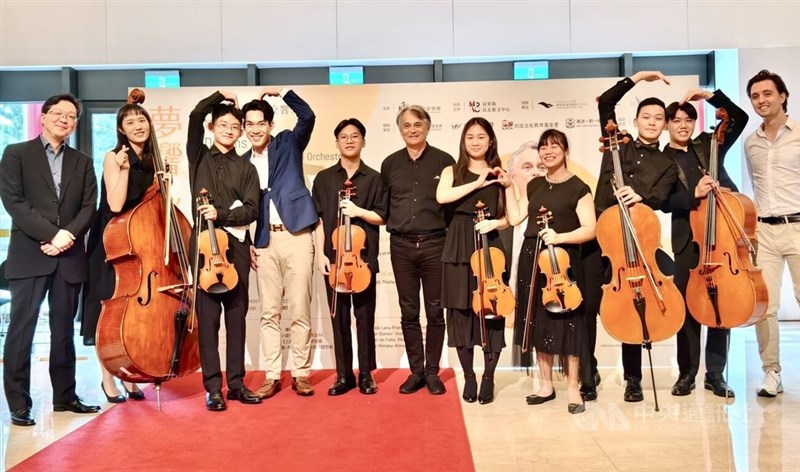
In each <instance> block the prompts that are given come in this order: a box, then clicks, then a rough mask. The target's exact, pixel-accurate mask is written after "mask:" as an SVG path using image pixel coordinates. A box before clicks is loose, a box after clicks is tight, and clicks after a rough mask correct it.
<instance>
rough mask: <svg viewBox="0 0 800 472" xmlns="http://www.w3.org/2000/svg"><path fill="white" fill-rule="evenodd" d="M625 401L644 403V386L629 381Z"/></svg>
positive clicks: (626, 386)
mask: <svg viewBox="0 0 800 472" xmlns="http://www.w3.org/2000/svg"><path fill="white" fill-rule="evenodd" d="M624 400H625V401H626V402H630V403H635V402H640V401H643V400H644V393H642V384H641V383H639V382H638V381H636V380H628V382H627V384H626V385H625V396H624Z"/></svg>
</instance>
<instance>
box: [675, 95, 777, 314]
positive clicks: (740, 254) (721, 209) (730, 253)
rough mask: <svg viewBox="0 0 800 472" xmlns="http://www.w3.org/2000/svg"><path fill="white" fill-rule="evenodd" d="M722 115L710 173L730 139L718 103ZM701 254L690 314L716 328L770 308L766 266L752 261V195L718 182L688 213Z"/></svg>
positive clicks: (689, 295)
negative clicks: (720, 150) (763, 269)
mask: <svg viewBox="0 0 800 472" xmlns="http://www.w3.org/2000/svg"><path fill="white" fill-rule="evenodd" d="M716 116H717V119H718V120H720V121H719V123H718V124H717V127H716V129H715V131H714V133H713V134H712V138H711V153H710V154H711V155H710V158H709V167H710V173H709V172H707V171H706V170H705V169H702V168H701V171H703V172H704V173H706V174H707V175H710V176H711V178H713V179H714V180H715V181H716V180H718V174H719V158H718V149H719V146H721V145H722V144H723V142H724V140H725V130H726V129H727V127H728V121H729V117H728V112H727V111H726V110H725V109H724V108H719V109H717V115H716ZM689 222H690V225H691V228H692V235H693V236H694V241H695V243H696V244H697V245H698V246H699V253H700V259H699V261H698V263H697V266H696V267H695V268H694V269H692V270H691V271H690V272H689V281H688V284H687V286H686V304H687V305H688V307H689V312H690V313H691V315H692V316H693V317H694V318H695V319H696V320H697V321H698V322H699V323H700V324H703V325H705V326H710V327H712V328H735V327H738V326H750V325H752V324H755V323H757V322H758V321H760V320H761V319H762V318H763V317H764V315H766V312H767V304H768V293H767V287H766V284H765V283H764V277H763V276H762V274H761V269H759V268H757V267H756V266H755V264H754V263H753V261H754V259H755V248H754V247H753V245H752V244H751V242H750V241H751V240H752V239H754V238H755V227H756V209H755V205H754V204H753V201H752V200H750V199H749V198H748V197H747V196H745V195H743V194H741V193H738V192H731V191H730V190H727V189H720V188H718V187H717V186H714V187H713V191H712V193H710V194H709V195H708V196H707V198H704V199H702V200H701V201H700V205H699V206H698V207H697V208H696V209H694V210H692V211H691V213H690V214H689Z"/></svg>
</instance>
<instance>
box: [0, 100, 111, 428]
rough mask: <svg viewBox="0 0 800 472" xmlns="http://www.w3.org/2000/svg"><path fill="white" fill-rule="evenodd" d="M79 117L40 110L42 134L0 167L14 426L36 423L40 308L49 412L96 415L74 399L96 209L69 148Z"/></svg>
mask: <svg viewBox="0 0 800 472" xmlns="http://www.w3.org/2000/svg"><path fill="white" fill-rule="evenodd" d="M80 114H81V102H80V101H79V100H78V99H77V98H75V97H73V96H72V95H68V94H65V95H56V96H53V97H50V98H48V99H47V101H45V102H44V105H43V106H42V114H41V117H40V119H41V122H42V134H41V135H39V136H38V137H36V138H34V139H32V140H30V141H27V142H24V143H17V144H12V145H10V146H8V147H7V148H6V149H5V152H4V153H3V159H2V161H0V198H2V201H3V206H4V207H5V209H6V211H7V212H8V214H9V215H11V240H10V242H9V246H8V260H7V261H6V273H5V276H6V278H7V279H9V290H10V292H11V320H10V322H9V324H8V337H7V338H6V344H5V350H4V352H3V356H4V363H5V368H4V372H3V387H4V388H5V394H6V400H7V401H8V406H9V409H10V410H11V422H12V423H14V424H15V425H19V426H32V425H34V424H35V422H34V419H33V415H31V408H32V406H33V400H32V399H31V395H30V384H31V381H30V378H31V348H32V345H33V335H34V331H35V329H36V320H37V318H38V316H39V307H40V306H41V304H42V301H43V300H44V297H45V295H46V294H47V296H48V298H47V301H48V305H49V306H50V333H51V335H50V379H51V382H52V385H53V410H54V411H72V412H74V413H94V412H97V411H99V410H100V407H98V406H91V405H85V404H84V403H82V402H81V399H80V398H79V397H78V396H77V395H76V394H75V344H74V341H73V335H74V328H73V320H74V318H75V313H76V311H77V308H78V294H79V293H80V289H81V284H82V283H83V282H84V281H85V280H86V273H87V267H86V250H85V248H84V243H83V236H84V234H85V233H86V231H87V230H88V229H89V226H90V224H91V222H92V218H93V217H94V214H95V211H96V206H97V182H96V180H95V175H94V170H93V168H92V159H91V158H90V157H89V156H87V155H86V154H83V153H82V152H80V151H78V150H76V149H73V148H71V147H69V145H67V143H66V140H67V138H68V137H69V136H70V135H71V134H72V132H73V131H75V126H76V124H77V121H78V119H79V118H80Z"/></svg>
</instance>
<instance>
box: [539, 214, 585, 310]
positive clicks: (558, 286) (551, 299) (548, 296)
mask: <svg viewBox="0 0 800 472" xmlns="http://www.w3.org/2000/svg"><path fill="white" fill-rule="evenodd" d="M552 220H553V212H552V211H549V210H548V209H547V208H545V207H541V208H540V209H539V217H538V218H537V220H536V221H537V223H539V226H541V227H542V229H548V228H549V227H550V225H549V223H550V221H552ZM539 267H541V270H542V273H543V274H545V276H546V277H545V278H546V280H547V285H545V286H544V287H542V304H543V305H544V308H545V309H546V310H547V311H549V312H551V313H567V312H570V311H572V310H574V309H576V308H578V307H579V306H580V304H581V302H583V296H582V295H581V290H580V288H578V284H577V283H575V281H574V280H572V278H571V277H570V276H569V273H568V272H569V270H570V266H569V254H567V251H565V250H564V248H560V247H555V246H553V245H552V244H548V245H547V249H545V250H544V251H542V252H541V253H539Z"/></svg>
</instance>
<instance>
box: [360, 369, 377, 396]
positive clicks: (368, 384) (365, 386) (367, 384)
mask: <svg viewBox="0 0 800 472" xmlns="http://www.w3.org/2000/svg"><path fill="white" fill-rule="evenodd" d="M358 391H359V392H361V393H363V394H364V395H374V394H376V393H378V384H376V383H375V379H373V378H372V374H371V373H369V372H366V373H363V374H358Z"/></svg>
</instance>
